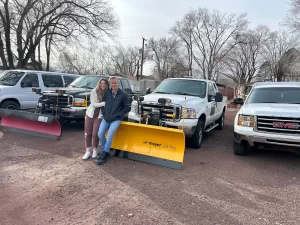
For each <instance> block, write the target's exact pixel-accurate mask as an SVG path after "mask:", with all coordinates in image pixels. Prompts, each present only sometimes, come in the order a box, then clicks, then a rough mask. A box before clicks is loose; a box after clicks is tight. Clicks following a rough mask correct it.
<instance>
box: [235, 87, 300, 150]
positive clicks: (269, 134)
mask: <svg viewBox="0 0 300 225" xmlns="http://www.w3.org/2000/svg"><path fill="white" fill-rule="evenodd" d="M235 103H236V104H242V105H243V106H242V107H241V109H240V110H239V111H238V113H237V115H236V117H235V120H234V142H233V151H234V154H236V155H247V154H248V153H249V150H250V148H249V147H254V148H256V149H263V150H268V149H270V150H281V151H289V152H294V153H297V154H300V82H258V83H255V84H254V85H253V86H252V89H251V91H250V92H249V94H248V96H247V98H246V99H245V102H244V101H243V100H242V99H236V100H235Z"/></svg>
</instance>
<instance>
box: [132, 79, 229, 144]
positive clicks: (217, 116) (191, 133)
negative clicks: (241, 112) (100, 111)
mask: <svg viewBox="0 0 300 225" xmlns="http://www.w3.org/2000/svg"><path fill="white" fill-rule="evenodd" d="M159 99H167V100H168V102H167V103H166V105H165V106H164V108H163V110H165V111H164V112H165V114H163V115H165V117H164V126H166V127H172V128H176V129H182V128H183V131H184V134H185V137H186V138H187V144H188V145H189V146H190V147H192V148H200V147H201V144H202V140H203V134H204V132H209V131H211V130H213V129H222V128H223V126H224V117H225V111H226V108H227V104H226V102H227V97H225V96H224V97H223V95H222V93H220V92H219V91H218V88H217V85H216V84H215V82H214V81H211V80H202V79H193V78H169V79H165V80H164V81H163V82H162V83H161V84H160V85H159V86H158V87H157V88H156V89H155V90H154V91H153V92H152V93H150V94H148V95H145V96H143V101H142V106H143V110H144V111H148V112H150V113H151V112H152V113H155V112H158V110H161V107H162V105H161V104H160V103H159ZM138 105H139V104H138V102H137V101H133V102H132V105H131V111H130V112H129V114H128V121H129V122H136V123H139V122H140V121H141V119H142V118H141V116H140V108H139V106H140V105H139V106H138ZM170 114H171V115H173V119H170V118H168V116H167V115H170ZM174 118H175V119H174Z"/></svg>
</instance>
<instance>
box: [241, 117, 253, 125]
mask: <svg viewBox="0 0 300 225" xmlns="http://www.w3.org/2000/svg"><path fill="white" fill-rule="evenodd" d="M238 125H239V126H243V127H254V116H246V115H239V118H238Z"/></svg>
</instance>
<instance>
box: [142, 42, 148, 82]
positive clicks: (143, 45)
mask: <svg viewBox="0 0 300 225" xmlns="http://www.w3.org/2000/svg"><path fill="white" fill-rule="evenodd" d="M142 39H143V44H142V61H141V77H142V75H143V64H144V47H145V41H147V40H146V39H145V38H144V37H142Z"/></svg>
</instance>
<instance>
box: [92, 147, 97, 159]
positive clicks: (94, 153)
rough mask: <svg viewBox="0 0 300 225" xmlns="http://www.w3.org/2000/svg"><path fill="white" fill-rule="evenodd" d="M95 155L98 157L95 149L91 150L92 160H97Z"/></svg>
mask: <svg viewBox="0 0 300 225" xmlns="http://www.w3.org/2000/svg"><path fill="white" fill-rule="evenodd" d="M97 155H98V153H97V149H93V155H92V158H93V159H95V158H97Z"/></svg>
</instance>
